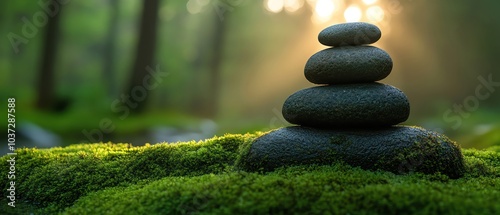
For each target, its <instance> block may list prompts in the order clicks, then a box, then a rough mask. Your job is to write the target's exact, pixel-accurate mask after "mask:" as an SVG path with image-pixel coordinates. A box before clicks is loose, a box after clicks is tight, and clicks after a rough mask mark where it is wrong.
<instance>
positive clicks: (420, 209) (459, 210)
mask: <svg viewBox="0 0 500 215" xmlns="http://www.w3.org/2000/svg"><path fill="white" fill-rule="evenodd" d="M258 135H262V134H246V135H225V136H223V137H215V138H212V139H209V140H206V141H203V142H197V143H196V142H187V143H176V144H158V145H152V146H150V145H148V146H143V147H132V146H130V145H128V144H110V143H101V144H80V145H74V146H69V147H65V148H52V149H45V150H39V149H21V150H18V151H17V153H18V155H17V158H16V182H19V185H18V186H17V187H16V195H17V196H16V197H17V201H16V208H15V209H13V208H10V207H8V206H6V205H7V204H6V203H7V202H6V201H7V199H6V198H2V199H1V200H0V204H1V206H0V211H2V212H3V211H7V212H6V213H7V214H8V213H10V212H12V213H14V214H16V213H19V212H23V213H24V212H25V213H28V212H34V213H35V214H53V213H56V212H60V213H63V214H187V213H200V214H252V213H253V214H262V213H278V214H289V213H299V214H324V213H325V212H326V211H328V212H330V213H332V214H339V213H340V214H347V213H351V214H376V213H379V214H380V213H382V214H386V213H389V214H413V213H419V214H464V213H473V214H498V213H499V212H500V205H499V204H498V202H497V200H498V199H500V191H499V190H498V187H500V148H499V147H496V148H490V149H488V150H484V151H479V150H473V149H471V150H463V154H464V158H465V162H466V167H467V172H466V173H465V176H464V177H463V178H461V179H457V180H452V179H449V178H448V177H447V176H446V175H443V174H440V173H437V174H433V175H425V174H420V173H418V174H416V173H412V174H406V175H395V174H393V173H389V172H382V171H366V170H362V169H360V168H353V167H350V166H348V165H345V164H343V163H336V164H335V165H331V166H315V165H309V166H295V167H289V168H281V169H278V170H276V171H273V172H269V173H247V172H244V171H240V170H238V169H235V168H234V166H235V163H236V162H240V161H241V160H244V157H242V156H244V155H246V154H248V150H249V148H250V144H251V142H252V140H253V139H254V138H255V137H257V136H258ZM7 159H8V157H7V156H4V157H1V158H0V162H2V163H3V164H4V165H1V166H0V168H1V171H2V172H6V171H7V169H8V165H7V162H6V160H7ZM1 184H2V185H4V187H3V189H2V194H3V196H7V192H6V189H7V184H8V181H7V178H6V177H2V178H1ZM6 213H2V214H6Z"/></svg>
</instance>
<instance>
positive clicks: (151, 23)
mask: <svg viewBox="0 0 500 215" xmlns="http://www.w3.org/2000/svg"><path fill="white" fill-rule="evenodd" d="M143 3H144V4H143V8H142V15H141V23H140V33H139V41H138V43H137V48H136V52H135V53H136V58H135V61H134V65H133V67H132V71H131V74H130V79H129V82H128V85H127V87H126V88H125V92H124V94H125V95H130V98H129V99H130V100H131V101H132V103H131V104H133V105H132V106H131V108H132V111H133V112H136V113H139V112H142V111H143V110H144V107H145V106H146V103H147V100H148V99H147V98H148V97H149V96H148V94H149V93H150V92H146V91H142V93H145V94H146V95H136V96H135V98H141V99H138V100H135V99H134V94H136V93H138V92H136V91H138V90H134V89H139V87H142V85H143V80H144V78H145V77H146V76H147V75H148V71H147V70H146V67H147V66H150V67H151V68H155V66H154V65H153V61H154V55H155V50H156V49H155V48H156V47H155V46H156V31H157V22H158V9H159V8H158V7H159V0H147V1H143ZM136 87H138V88H136ZM138 94H140V93H138Z"/></svg>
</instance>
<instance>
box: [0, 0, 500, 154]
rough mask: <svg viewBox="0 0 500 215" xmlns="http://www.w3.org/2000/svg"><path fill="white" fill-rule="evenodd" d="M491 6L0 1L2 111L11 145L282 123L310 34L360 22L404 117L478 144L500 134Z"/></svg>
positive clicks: (137, 140) (184, 134) (160, 136)
mask: <svg viewBox="0 0 500 215" xmlns="http://www.w3.org/2000/svg"><path fill="white" fill-rule="evenodd" d="M498 9H500V1H496V0H480V1H468V0H454V1H452V0H440V1H431V0H418V1H417V0H414V1H413V0H184V1H173V0H148V1H125V0H85V1H83V0H59V1H56V0H39V1H14V0H12V1H1V2H0V35H2V37H1V38H2V39H1V40H0V98H2V101H1V103H0V104H1V107H0V110H2V111H4V113H6V112H7V111H6V109H7V98H8V97H14V98H15V99H16V120H17V121H16V123H17V127H16V129H17V131H16V132H17V146H18V147H19V146H31V147H33V146H36V147H41V148H43V147H51V146H56V145H68V144H74V143H79V142H99V141H103V142H107V141H113V142H131V143H133V144H135V145H142V144H144V143H146V142H149V143H157V142H162V141H178V140H190V139H195V140H199V139H204V138H208V137H212V136H213V135H221V134H224V133H230V132H231V133H245V132H252V131H257V130H269V129H273V128H278V127H281V126H287V125H289V124H288V123H286V122H285V121H284V120H283V118H282V116H281V106H282V104H283V102H284V101H285V99H286V98H287V97H288V96H289V95H291V94H292V93H293V92H295V91H297V90H299V89H302V88H306V87H310V86H313V84H311V83H309V82H307V80H306V79H305V78H304V75H303V68H304V65H305V63H306V61H307V59H308V58H309V57H310V56H311V55H313V54H314V53H315V52H317V51H319V50H321V49H324V48H325V47H324V46H322V45H321V44H319V42H318V41H317V34H318V33H319V31H321V30H322V29H323V28H325V27H327V26H329V25H332V24H337V23H343V22H346V21H365V22H372V23H374V24H376V25H377V26H379V27H380V28H381V30H382V38H381V40H380V41H379V42H377V43H375V44H374V45H375V46H378V47H380V48H382V49H384V50H386V51H387V52H388V53H389V54H390V55H391V57H392V58H393V61H394V68H393V71H392V73H391V75H389V77H388V78H386V79H384V80H383V81H382V82H383V83H388V84H391V85H394V86H396V87H398V88H400V89H401V90H403V91H404V92H405V93H406V95H407V96H408V98H409V100H410V104H411V115H410V119H409V120H408V121H407V122H406V123H404V124H410V125H413V124H414V125H420V126H424V127H426V128H428V129H433V130H436V131H439V132H444V133H445V134H446V135H448V136H450V137H451V138H452V139H454V140H456V141H458V142H459V143H460V144H461V145H462V146H463V147H476V148H484V147H486V146H489V145H494V144H500V123H499V119H500V112H499V108H500V99H499V98H500V92H499V91H500V87H499V86H498V85H500V83H499V82H500V68H497V66H495V65H498V58H499V56H500V41H499V39H500V16H498ZM4 120H6V119H5V118H4ZM6 124H7V123H1V125H2V127H3V128H4V129H2V130H3V131H6V130H7V129H6V127H7V126H6ZM5 133H6V132H5ZM4 136H6V135H4ZM2 147H3V146H2ZM3 148H7V146H5V147H3ZM5 152H6V150H3V151H2V153H5Z"/></svg>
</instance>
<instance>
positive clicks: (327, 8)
mask: <svg viewBox="0 0 500 215" xmlns="http://www.w3.org/2000/svg"><path fill="white" fill-rule="evenodd" d="M334 9H335V5H334V4H333V1H332V0H318V1H317V2H316V6H315V7H314V11H315V12H316V14H318V16H319V17H320V18H324V19H329V18H330V17H331V16H332V14H333V10H334Z"/></svg>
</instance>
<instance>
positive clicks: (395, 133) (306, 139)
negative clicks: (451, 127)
mask: <svg viewBox="0 0 500 215" xmlns="http://www.w3.org/2000/svg"><path fill="white" fill-rule="evenodd" d="M251 144H252V145H251V146H250V147H249V149H248V151H246V152H245V153H244V154H243V155H242V160H241V161H240V163H239V164H238V165H239V166H240V167H241V168H242V169H244V170H247V171H261V170H263V171H272V170H274V169H275V168H278V167H283V166H292V165H305V164H321V165H323V164H332V163H335V162H345V163H347V164H349V165H351V166H354V167H361V168H363V169H367V170H385V171H390V172H393V173H397V174H401V173H408V172H422V173H426V174H432V173H437V172H440V173H442V174H445V175H447V176H449V177H450V178H459V177H461V176H463V174H464V172H465V167H464V161H463V156H462V153H461V152H460V147H459V146H458V145H457V144H456V143H455V142H453V141H451V140H450V139H448V138H447V137H446V136H444V135H441V134H438V133H436V132H433V131H428V130H425V129H423V128H419V127H409V126H393V127H388V128H379V129H337V130H322V129H315V128H309V127H301V126H295V127H285V128H281V129H277V130H274V131H272V132H270V133H268V134H265V135H263V136H261V137H259V138H257V139H256V140H255V141H254V142H252V143H251Z"/></svg>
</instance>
